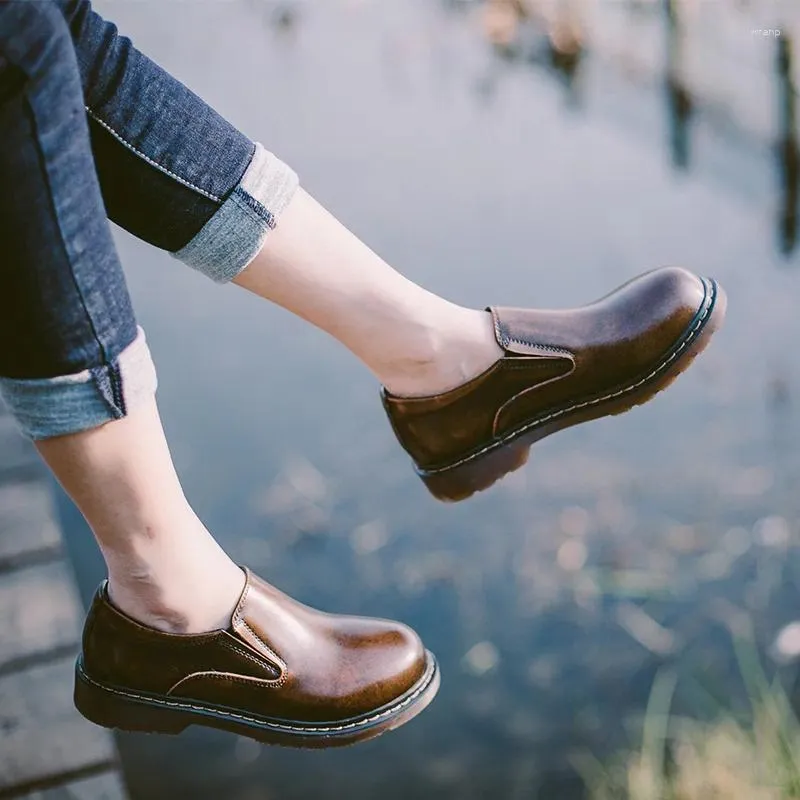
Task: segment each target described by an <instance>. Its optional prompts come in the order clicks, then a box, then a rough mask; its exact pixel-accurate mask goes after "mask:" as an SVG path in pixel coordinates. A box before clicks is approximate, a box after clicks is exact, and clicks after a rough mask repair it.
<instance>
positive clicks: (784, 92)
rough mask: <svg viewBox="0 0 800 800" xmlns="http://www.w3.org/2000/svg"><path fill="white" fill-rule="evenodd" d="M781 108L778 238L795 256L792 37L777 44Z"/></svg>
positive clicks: (798, 162) (798, 160)
mask: <svg viewBox="0 0 800 800" xmlns="http://www.w3.org/2000/svg"><path fill="white" fill-rule="evenodd" d="M777 49H778V53H777V56H778V57H777V59H776V62H777V73H778V97H779V101H778V107H779V109H780V132H781V135H780V139H779V142H778V154H779V157H778V166H779V168H778V172H779V175H780V187H781V202H780V211H779V221H778V235H779V241H780V247H781V250H782V252H783V253H785V254H787V255H788V254H789V253H791V252H792V251H793V250H794V248H795V245H796V244H797V194H798V178H800V153H799V152H798V144H797V108H796V106H797V102H796V99H797V88H796V87H795V84H794V78H793V76H794V70H793V58H794V56H793V52H792V38H791V37H790V36H789V34H786V35H784V36H782V37H781V38H780V39H778V42H777Z"/></svg>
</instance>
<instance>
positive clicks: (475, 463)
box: [416, 278, 727, 503]
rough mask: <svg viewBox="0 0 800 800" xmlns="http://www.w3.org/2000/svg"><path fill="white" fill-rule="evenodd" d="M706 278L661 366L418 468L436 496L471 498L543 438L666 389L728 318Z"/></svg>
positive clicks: (715, 287) (518, 463) (723, 303)
mask: <svg viewBox="0 0 800 800" xmlns="http://www.w3.org/2000/svg"><path fill="white" fill-rule="evenodd" d="M700 280H701V281H702V282H703V286H704V288H705V296H704V298H703V302H702V303H701V305H700V308H699V309H698V311H697V314H696V315H695V317H694V319H693V320H692V322H691V324H690V325H689V326H688V328H687V329H686V331H685V332H684V334H683V336H681V338H680V339H679V340H678V341H677V342H676V343H675V345H674V346H673V347H672V348H671V349H670V351H669V352H668V353H667V354H666V355H665V356H664V358H663V359H662V360H661V361H660V362H659V366H657V367H656V368H655V369H652V370H650V371H649V372H648V373H647V375H645V376H643V377H640V378H638V379H637V380H634V381H632V382H631V383H630V384H628V385H626V386H624V387H622V388H620V389H615V390H613V391H611V392H608V393H605V394H603V395H600V396H596V397H592V398H589V399H586V400H582V401H581V402H579V403H573V404H571V405H568V406H564V407H562V408H559V409H555V410H551V411H548V412H546V413H545V414H543V415H542V416H540V417H537V418H536V419H533V420H530V421H528V422H526V423H525V424H524V425H522V426H521V427H519V428H517V429H516V430H513V431H511V432H510V433H508V434H506V435H504V436H503V438H502V439H498V440H496V441H494V442H492V443H491V444H490V445H488V446H486V447H485V448H483V449H482V450H480V451H479V452H477V453H473V454H471V455H469V456H467V457H466V458H464V459H461V460H460V461H458V462H456V463H454V464H450V465H448V466H446V467H441V468H438V469H435V470H425V469H422V468H420V467H416V470H417V474H418V475H419V476H420V478H421V479H422V481H423V483H424V484H425V486H427V488H428V490H429V491H430V493H431V494H432V495H433V496H434V497H436V498H437V499H438V500H442V501H444V502H451V503H453V502H458V501H459V500H465V499H466V498H468V497H471V496H472V495H473V494H475V493H476V492H480V491H483V490H484V489H488V488H489V487H490V486H492V485H494V484H495V483H497V481H499V480H500V479H501V478H503V477H505V476H506V475H508V474H509V473H511V472H514V471H515V470H518V469H519V468H520V467H522V466H523V465H524V464H525V463H526V462H527V460H528V456H529V455H530V448H531V445H533V444H534V443H536V442H538V441H539V440H540V439H544V438H545V437H546V436H550V435H551V434H553V433H556V432H558V431H561V430H564V429H565V428H570V427H572V426H573V425H579V424H580V423H582V422H588V421H589V420H593V419H598V418H599V417H605V416H611V415H615V414H624V413H625V412H626V411H630V409H632V408H634V407H635V406H640V405H643V404H644V403H646V402H648V401H649V400H651V399H652V398H653V397H655V396H656V395H657V394H658V393H659V392H661V391H663V390H664V389H666V388H667V387H668V386H669V385H670V384H671V383H672V382H673V381H674V380H675V379H676V378H677V377H678V375H680V374H681V373H682V372H684V371H685V370H686V369H688V368H689V366H690V365H691V363H692V362H693V361H694V359H695V358H696V357H697V356H698V355H699V354H700V353H702V352H703V350H705V348H706V347H707V346H708V343H709V341H710V340H711V337H712V336H713V335H714V333H715V331H716V330H717V329H718V328H719V327H720V325H722V321H723V320H724V318H725V310H726V308H727V298H726V296H725V292H724V291H723V289H722V287H721V286H719V284H718V283H717V282H716V281H714V280H710V279H705V278H701V279H700Z"/></svg>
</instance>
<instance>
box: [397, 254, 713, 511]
mask: <svg viewBox="0 0 800 800" xmlns="http://www.w3.org/2000/svg"><path fill="white" fill-rule="evenodd" d="M725 304H726V301H725V293H724V292H723V291H722V289H721V288H720V286H719V285H718V284H717V283H716V282H715V281H713V280H707V279H702V278H698V277H697V276H695V275H692V273H690V272H687V271H686V270H684V269H679V268H677V267H665V268H663V269H658V270H655V271H653V272H649V273H647V274H646V275H641V276H640V277H638V278H635V279H634V280H632V281H630V282H628V283H626V284H625V285H624V286H621V287H620V288H619V289H617V290H616V291H614V292H612V293H611V294H609V295H607V296H606V297H604V298H603V299H601V300H598V301H597V302H595V303H592V304H590V305H587V306H583V307H581V308H576V309H571V310H564V311H540V310H533V309H518V308H490V309H488V311H490V312H491V313H492V316H493V317H494V326H495V334H496V336H497V341H498V342H499V344H500V346H501V347H502V348H503V350H504V351H505V355H504V356H503V357H502V358H501V359H500V360H499V361H497V362H496V363H495V364H494V365H493V366H492V367H491V368H490V369H488V370H487V371H486V372H484V373H483V374H482V375H479V376H478V377H477V378H474V379H473V380H471V381H469V382H468V383H466V384H464V385H463V386H460V387H458V388H457V389H453V390H452V391H449V392H445V393H443V394H439V395H434V396H432V397H423V398H410V399H409V398H402V397H393V396H391V395H389V394H388V392H386V390H384V391H383V392H382V399H383V404H384V407H385V409H386V413H387V414H388V415H389V420H390V421H391V423H392V427H393V428H394V432H395V433H396V434H397V438H398V439H399V440H400V443H401V444H402V445H403V447H404V448H405V449H406V451H407V452H408V453H409V454H410V455H411V457H412V459H413V460H414V463H415V466H416V468H417V472H418V473H419V475H420V477H421V478H422V480H423V481H424V482H425V484H426V485H427V487H428V489H429V490H430V491H431V493H432V494H433V495H434V496H436V497H438V498H439V499H440V500H450V501H455V500H461V499H463V498H465V497H469V496H470V495H471V494H473V493H474V492H477V491H480V490H481V489H485V488H487V487H489V486H491V485H492V484H493V483H494V482H495V481H497V480H499V479H500V478H502V477H503V476H504V475H506V474H507V473H509V472H512V471H513V470H515V469H518V468H519V467H521V466H522V465H523V464H524V463H525V462H526V461H527V459H528V451H529V449H530V446H531V444H533V443H534V442H535V441H537V440H539V439H543V438H544V437H545V436H549V435H550V434H551V433H555V432H556V431H559V430H562V429H563V428H568V427H570V426H571V425H577V424H578V423H579V422H586V421H587V420H590V419H596V418H597V417H602V416H605V415H607V414H621V413H622V412H624V411H627V410H628V409H630V408H632V407H633V406H636V405H641V404H642V403H645V402H647V401H648V400H649V399H650V398H651V397H653V396H654V395H656V394H657V393H658V392H660V391H661V390H662V389H664V388H665V387H666V386H668V385H669V384H670V383H671V382H672V381H673V380H674V379H675V378H676V377H677V376H678V375H679V374H680V373H681V372H683V371H684V370H685V369H686V368H687V367H688V366H689V365H690V364H691V362H692V361H693V359H694V358H695V356H697V355H698V353H700V352H701V351H702V350H703V349H704V348H705V346H706V345H707V344H708V342H709V339H710V338H711V335H712V334H713V332H714V331H715V330H716V329H717V328H718V327H719V326H720V324H721V322H722V320H723V318H724V316H725Z"/></svg>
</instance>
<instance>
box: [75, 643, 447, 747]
mask: <svg viewBox="0 0 800 800" xmlns="http://www.w3.org/2000/svg"><path fill="white" fill-rule="evenodd" d="M78 672H79V673H80V676H81V678H82V679H83V680H85V681H86V682H87V683H91V684H92V685H93V686H95V687H97V688H98V689H100V690H102V691H104V692H111V693H112V694H117V695H119V696H120V697H127V698H131V699H133V700H140V701H142V702H144V703H157V704H158V705H162V706H169V707H173V708H177V709H182V710H185V711H189V710H194V711H205V712H210V713H211V714H214V715H216V716H221V717H230V718H233V719H240V720H242V721H243V722H249V723H252V724H254V725H259V726H261V727H265V728H277V729H280V730H286V731H297V732H298V733H331V732H336V731H346V730H351V729H353V728H362V727H364V726H365V725H369V724H371V723H373V722H377V721H378V720H380V719H383V718H384V717H389V716H392V715H393V714H396V713H397V712H398V711H400V710H401V709H403V708H405V707H406V706H407V705H409V704H410V703H412V702H413V701H414V700H416V698H417V697H419V695H421V694H422V693H423V692H424V691H425V690H426V689H427V688H428V686H430V684H431V681H432V680H433V676H434V675H435V674H436V662H435V661H434V660H433V659H432V658H431V660H430V663H429V665H428V668H427V670H426V671H425V674H424V675H423V676H422V679H421V684H420V686H419V687H418V688H417V689H416V690H415V691H414V692H413V693H412V694H410V695H409V696H408V697H407V698H406V699H405V700H403V701H402V702H400V703H398V704H397V705H394V706H392V707H391V708H388V709H387V710H386V711H382V712H381V713H380V714H375V715H373V716H371V717H367V718H366V719H361V720H358V722H348V723H347V724H346V725H320V726H317V727H301V726H296V725H282V724H281V723H279V722H267V721H266V720H263V719H258V718H257V717H249V716H247V714H236V713H234V712H233V711H223V710H222V709H218V708H210V707H207V706H198V705H195V704H194V703H180V702H177V701H171V700H161V699H160V698H158V697H146V696H145V695H141V694H137V693H135V692H123V691H121V690H119V689H113V688H111V687H110V686H103V685H102V684H100V683H97V681H95V680H93V679H92V678H90V677H89V676H88V675H87V674H86V673H85V672H84V670H83V667H82V666H81V665H80V663H79V664H78Z"/></svg>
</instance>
